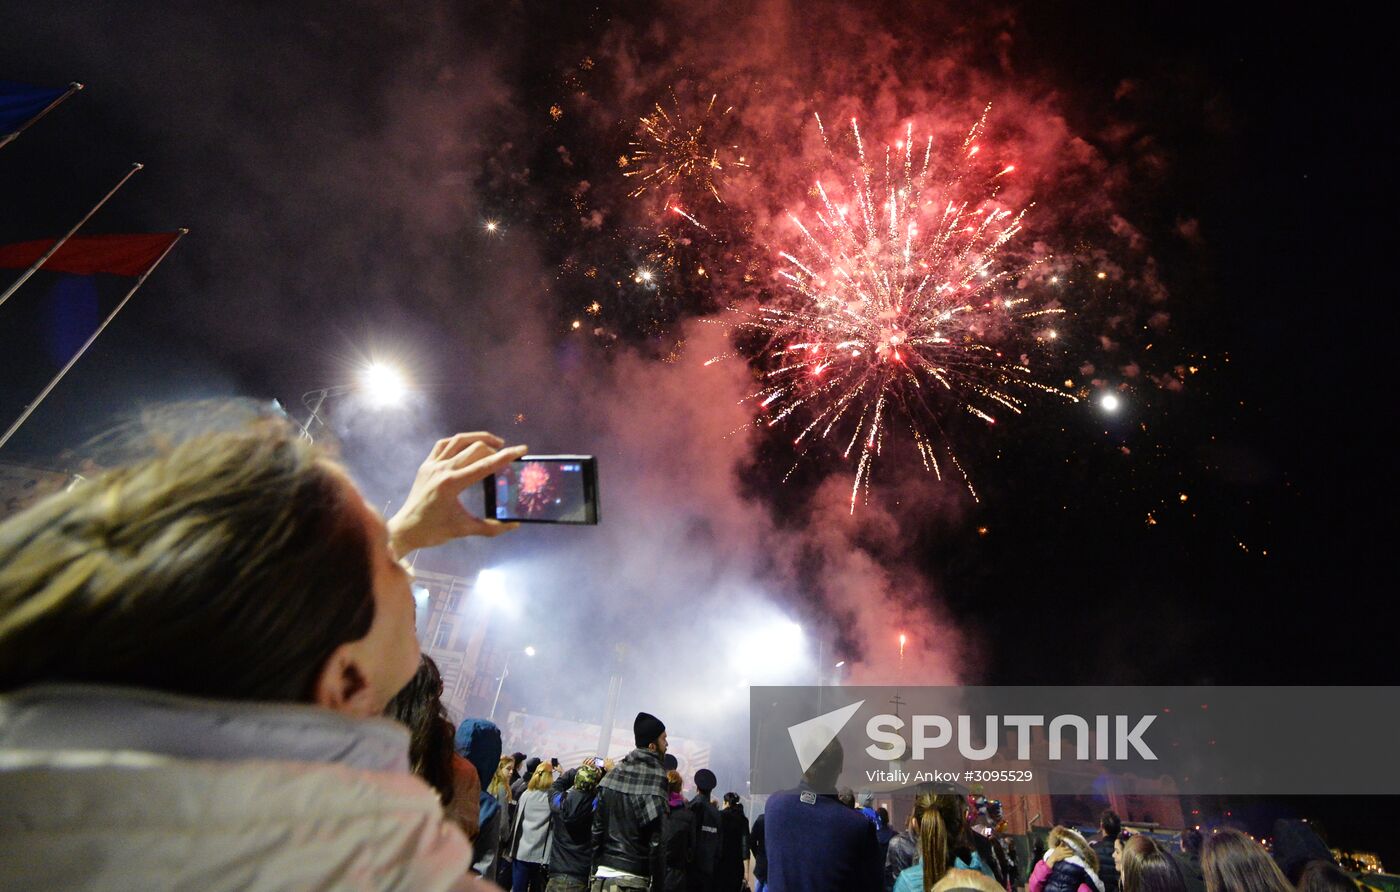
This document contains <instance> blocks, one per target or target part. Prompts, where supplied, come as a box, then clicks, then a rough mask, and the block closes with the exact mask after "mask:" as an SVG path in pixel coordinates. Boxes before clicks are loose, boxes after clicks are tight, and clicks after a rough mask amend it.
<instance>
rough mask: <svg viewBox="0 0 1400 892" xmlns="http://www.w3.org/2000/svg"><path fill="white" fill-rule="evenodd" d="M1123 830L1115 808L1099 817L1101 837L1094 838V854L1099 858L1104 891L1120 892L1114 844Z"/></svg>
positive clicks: (1100, 877) (1100, 876)
mask: <svg viewBox="0 0 1400 892" xmlns="http://www.w3.org/2000/svg"><path fill="white" fill-rule="evenodd" d="M1122 832H1123V822H1122V820H1120V819H1119V817H1118V813H1117V812H1115V811H1114V810H1113V809H1111V808H1110V809H1108V810H1106V811H1105V812H1104V813H1103V814H1102V815H1101V816H1100V817H1099V838H1098V839H1096V840H1094V843H1093V845H1094V854H1095V855H1097V856H1098V859H1099V879H1101V880H1103V892H1118V868H1117V867H1116V866H1114V863H1113V844H1114V843H1115V842H1117V841H1118V837H1119V835H1120V834H1121V833H1122Z"/></svg>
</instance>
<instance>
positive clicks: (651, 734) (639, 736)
mask: <svg viewBox="0 0 1400 892" xmlns="http://www.w3.org/2000/svg"><path fill="white" fill-rule="evenodd" d="M665 733H666V726H665V725H663V724H661V719H659V718H657V717H656V716H654V715H652V714H651V713H649V712H639V713H637V717H636V718H635V719H633V720H632V737H633V738H635V739H636V742H637V748H638V749H645V748H646V747H647V746H648V745H649V744H653V743H655V742H656V738H658V737H660V736H661V735H662V734H665Z"/></svg>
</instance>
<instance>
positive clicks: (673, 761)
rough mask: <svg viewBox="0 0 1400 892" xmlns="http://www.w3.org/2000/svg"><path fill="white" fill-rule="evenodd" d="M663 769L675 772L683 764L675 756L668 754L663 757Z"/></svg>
mask: <svg viewBox="0 0 1400 892" xmlns="http://www.w3.org/2000/svg"><path fill="white" fill-rule="evenodd" d="M661 767H662V768H665V769H666V770H667V771H675V770H676V769H677V768H679V767H681V763H680V760H679V759H677V758H676V757H675V756H673V755H671V754H670V753H667V754H666V755H664V756H662V757H661Z"/></svg>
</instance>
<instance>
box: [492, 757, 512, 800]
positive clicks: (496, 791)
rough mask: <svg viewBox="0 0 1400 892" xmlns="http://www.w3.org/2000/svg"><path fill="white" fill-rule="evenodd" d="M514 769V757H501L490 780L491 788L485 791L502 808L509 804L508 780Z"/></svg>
mask: <svg viewBox="0 0 1400 892" xmlns="http://www.w3.org/2000/svg"><path fill="white" fill-rule="evenodd" d="M514 769H515V757H514V756H501V761H500V762H499V763H498V764H497V765H496V774H495V776H494V777H492V778H491V786H490V788H489V789H488V790H487V792H489V793H490V794H491V795H492V796H495V797H496V801H497V802H499V803H501V806H502V807H503V808H504V807H505V806H507V805H509V804H510V802H511V799H510V780H511V773H512V772H513V771H514Z"/></svg>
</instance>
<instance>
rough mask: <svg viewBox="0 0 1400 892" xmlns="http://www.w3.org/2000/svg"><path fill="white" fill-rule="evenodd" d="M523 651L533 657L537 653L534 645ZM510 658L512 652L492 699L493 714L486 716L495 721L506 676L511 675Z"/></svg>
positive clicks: (503, 667)
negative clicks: (497, 705)
mask: <svg viewBox="0 0 1400 892" xmlns="http://www.w3.org/2000/svg"><path fill="white" fill-rule="evenodd" d="M521 653H523V654H524V655H525V656H527V657H533V656H534V655H535V648H534V646H533V645H530V646H527V647H526V648H525V649H524V650H522V651H521ZM510 658H511V654H510V653H507V654H506V664H505V665H504V666H502V667H501V677H500V679H499V680H498V681H497V682H496V696H495V697H493V698H492V699H491V714H490V715H488V716H487V717H486V718H487V719H488V720H489V721H493V722H494V721H495V720H496V704H498V703H500V702H501V688H503V687H505V686H506V676H507V675H510Z"/></svg>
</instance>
